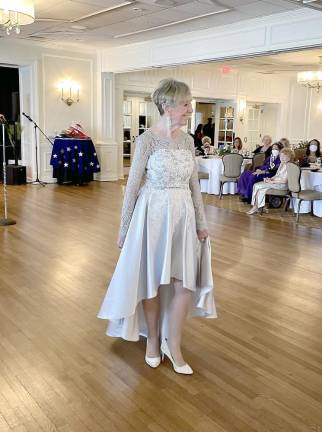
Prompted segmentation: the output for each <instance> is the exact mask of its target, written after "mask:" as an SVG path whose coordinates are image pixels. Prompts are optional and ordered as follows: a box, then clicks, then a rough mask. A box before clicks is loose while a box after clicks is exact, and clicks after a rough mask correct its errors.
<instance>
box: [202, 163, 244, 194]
mask: <svg viewBox="0 0 322 432" xmlns="http://www.w3.org/2000/svg"><path fill="white" fill-rule="evenodd" d="M196 160H197V164H198V171H199V172H204V173H207V174H209V179H201V180H200V189H201V192H203V193H208V194H213V195H219V192H220V176H221V175H222V174H223V173H224V164H223V161H222V158H221V157H219V156H209V158H207V159H203V158H202V156H198V157H197V158H196ZM251 161H252V160H251V159H244V162H243V165H242V172H243V170H244V167H245V165H246V164H248V163H249V162H251ZM236 192H237V183H232V182H230V183H225V184H224V187H223V194H225V195H227V194H232V195H233V194H235V193H236Z"/></svg>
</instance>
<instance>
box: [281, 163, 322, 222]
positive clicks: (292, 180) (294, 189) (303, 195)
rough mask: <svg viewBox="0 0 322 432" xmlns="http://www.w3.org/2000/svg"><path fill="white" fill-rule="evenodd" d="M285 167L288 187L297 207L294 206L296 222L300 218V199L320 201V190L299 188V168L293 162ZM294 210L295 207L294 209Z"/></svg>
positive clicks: (321, 194) (321, 193)
mask: <svg viewBox="0 0 322 432" xmlns="http://www.w3.org/2000/svg"><path fill="white" fill-rule="evenodd" d="M286 168H287V180H288V188H289V190H290V192H291V197H292V198H296V199H297V200H298V201H297V208H296V212H297V215H296V223H298V221H299V218H300V209H301V203H302V201H311V202H312V201H321V200H322V192H318V191H316V190H313V189H311V190H303V191H302V190H301V168H300V167H299V166H298V165H297V164H296V163H294V162H288V163H287V165H286ZM294 210H295V209H294Z"/></svg>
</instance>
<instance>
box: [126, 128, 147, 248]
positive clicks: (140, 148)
mask: <svg viewBox="0 0 322 432" xmlns="http://www.w3.org/2000/svg"><path fill="white" fill-rule="evenodd" d="M150 148H151V146H150V143H149V140H148V139H147V137H145V136H143V135H142V136H139V137H138V138H137V140H136V145H135V151H134V155H133V159H132V164H131V168H130V172H129V178H128V181H127V185H126V190H125V195H124V201H123V208H122V215H121V226H120V233H119V239H120V241H121V244H122V245H123V243H124V240H125V237H126V233H127V231H128V228H129V225H130V222H131V218H132V214H133V211H134V207H135V203H136V200H137V197H138V192H139V189H140V186H141V182H142V179H143V176H144V172H145V168H146V164H147V161H148V159H149V156H150Z"/></svg>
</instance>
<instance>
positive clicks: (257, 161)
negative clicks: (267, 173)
mask: <svg viewBox="0 0 322 432" xmlns="http://www.w3.org/2000/svg"><path fill="white" fill-rule="evenodd" d="M264 160H265V153H256V154H254V157H253V164H252V168H251V171H255V170H256V169H257V168H259V167H260V166H262V165H263V163H264Z"/></svg>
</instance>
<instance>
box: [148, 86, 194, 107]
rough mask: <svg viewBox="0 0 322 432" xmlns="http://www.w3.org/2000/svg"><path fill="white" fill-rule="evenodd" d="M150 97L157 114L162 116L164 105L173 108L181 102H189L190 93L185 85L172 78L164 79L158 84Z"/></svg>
mask: <svg viewBox="0 0 322 432" xmlns="http://www.w3.org/2000/svg"><path fill="white" fill-rule="evenodd" d="M151 97H152V100H153V102H154V103H155V105H156V106H157V108H158V110H159V113H160V114H161V115H163V114H164V105H168V106H171V107H175V106H177V105H179V104H180V103H181V102H188V101H189V102H190V100H191V91H190V88H189V86H188V85H187V84H186V83H184V82H182V81H177V80H175V79H173V78H166V79H164V80H162V81H160V82H159V85H158V87H157V88H156V89H155V90H154V92H153V93H152V96H151Z"/></svg>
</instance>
